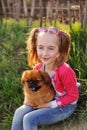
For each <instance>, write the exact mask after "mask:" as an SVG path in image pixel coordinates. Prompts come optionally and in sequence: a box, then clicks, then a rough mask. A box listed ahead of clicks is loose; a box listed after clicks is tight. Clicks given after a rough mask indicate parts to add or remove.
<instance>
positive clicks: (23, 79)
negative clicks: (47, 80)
mask: <svg viewBox="0 0 87 130" xmlns="http://www.w3.org/2000/svg"><path fill="white" fill-rule="evenodd" d="M28 71H29V70H28ZM26 74H27V71H26V70H25V71H23V73H22V77H21V84H23V85H24V84H25V81H26V80H27V79H26Z"/></svg>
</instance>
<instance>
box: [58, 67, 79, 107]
mask: <svg viewBox="0 0 87 130" xmlns="http://www.w3.org/2000/svg"><path fill="white" fill-rule="evenodd" d="M59 78H60V80H61V81H60V82H62V85H63V87H64V91H65V93H66V94H65V95H64V96H61V97H60V98H59V99H56V103H57V106H58V107H61V106H66V105H68V104H71V103H72V104H73V103H75V102H77V100H78V97H79V92H78V87H77V80H76V75H75V73H74V71H73V70H72V69H71V68H70V67H69V68H68V69H67V70H64V71H62V73H59ZM56 85H57V83H56Z"/></svg>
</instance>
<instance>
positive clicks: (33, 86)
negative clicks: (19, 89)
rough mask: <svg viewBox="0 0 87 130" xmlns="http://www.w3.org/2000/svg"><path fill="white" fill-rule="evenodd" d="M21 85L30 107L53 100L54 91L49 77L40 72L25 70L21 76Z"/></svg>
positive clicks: (45, 73)
mask: <svg viewBox="0 0 87 130" xmlns="http://www.w3.org/2000/svg"><path fill="white" fill-rule="evenodd" d="M21 83H22V85H23V90H24V95H25V96H26V97H27V99H28V101H29V103H30V104H32V105H31V106H32V107H36V106H38V105H41V104H44V103H47V102H49V101H51V100H52V99H53V98H54V95H55V91H54V88H53V86H52V83H51V79H50V76H49V75H48V73H47V72H45V71H42V70H26V71H24V72H23V74H22V78H21Z"/></svg>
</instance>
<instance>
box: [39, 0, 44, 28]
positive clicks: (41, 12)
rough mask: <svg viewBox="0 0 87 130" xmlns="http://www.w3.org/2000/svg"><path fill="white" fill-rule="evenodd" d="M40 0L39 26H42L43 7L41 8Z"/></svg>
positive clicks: (40, 0)
mask: <svg viewBox="0 0 87 130" xmlns="http://www.w3.org/2000/svg"><path fill="white" fill-rule="evenodd" d="M39 2H40V27H42V18H43V9H42V0H39Z"/></svg>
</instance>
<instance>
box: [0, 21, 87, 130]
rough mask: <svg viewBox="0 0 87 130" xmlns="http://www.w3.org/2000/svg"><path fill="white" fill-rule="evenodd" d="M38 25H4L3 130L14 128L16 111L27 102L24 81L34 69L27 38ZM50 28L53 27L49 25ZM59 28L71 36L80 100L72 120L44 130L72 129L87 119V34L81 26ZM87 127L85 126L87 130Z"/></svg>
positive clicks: (0, 41)
mask: <svg viewBox="0 0 87 130" xmlns="http://www.w3.org/2000/svg"><path fill="white" fill-rule="evenodd" d="M38 26H39V23H38V21H34V22H33V25H32V27H29V26H27V23H26V22H25V20H20V21H19V22H16V21H14V20H12V19H9V20H3V22H1V23H0V125H1V126H0V128H2V129H4V130H9V129H10V125H11V121H12V117H13V114H14V111H15V109H16V108H17V107H19V106H20V105H21V104H22V101H23V92H22V85H21V83H20V78H21V75H22V72H23V70H26V69H30V66H28V63H27V49H26V39H27V37H28V36H29V32H30V31H31V29H32V28H33V27H38ZM47 26H50V25H49V23H48V24H47ZM56 26H57V28H59V29H61V30H66V31H68V32H69V33H70V35H71V52H70V57H69V61H68V63H69V64H70V65H71V67H72V68H73V69H74V70H75V71H76V74H77V78H78V81H79V82H80V83H81V86H80V88H79V91H80V98H79V102H78V108H77V110H76V111H75V113H74V114H73V116H72V117H70V118H69V119H68V120H67V121H65V122H62V123H60V124H56V125H52V126H50V127H49V126H43V127H40V128H39V129H41V130H46V129H47V130H51V129H55V130H58V128H59V127H60V128H61V130H66V129H67V130H68V129H69V130H70V127H71V125H72V123H73V122H74V120H75V119H76V120H77V119H78V121H81V120H83V119H84V120H86V118H87V56H86V52H85V51H86V49H85V48H86V43H87V33H86V32H84V31H83V30H82V28H81V24H80V23H75V24H72V27H71V28H70V27H69V26H68V25H63V24H57V25H56ZM86 31H87V30H86ZM68 122H69V123H68ZM61 124H62V125H61ZM67 126H68V127H67ZM86 128H87V127H86ZM86 128H85V127H84V130H86ZM79 130H80V129H79ZM81 130H82V129H81Z"/></svg>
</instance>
